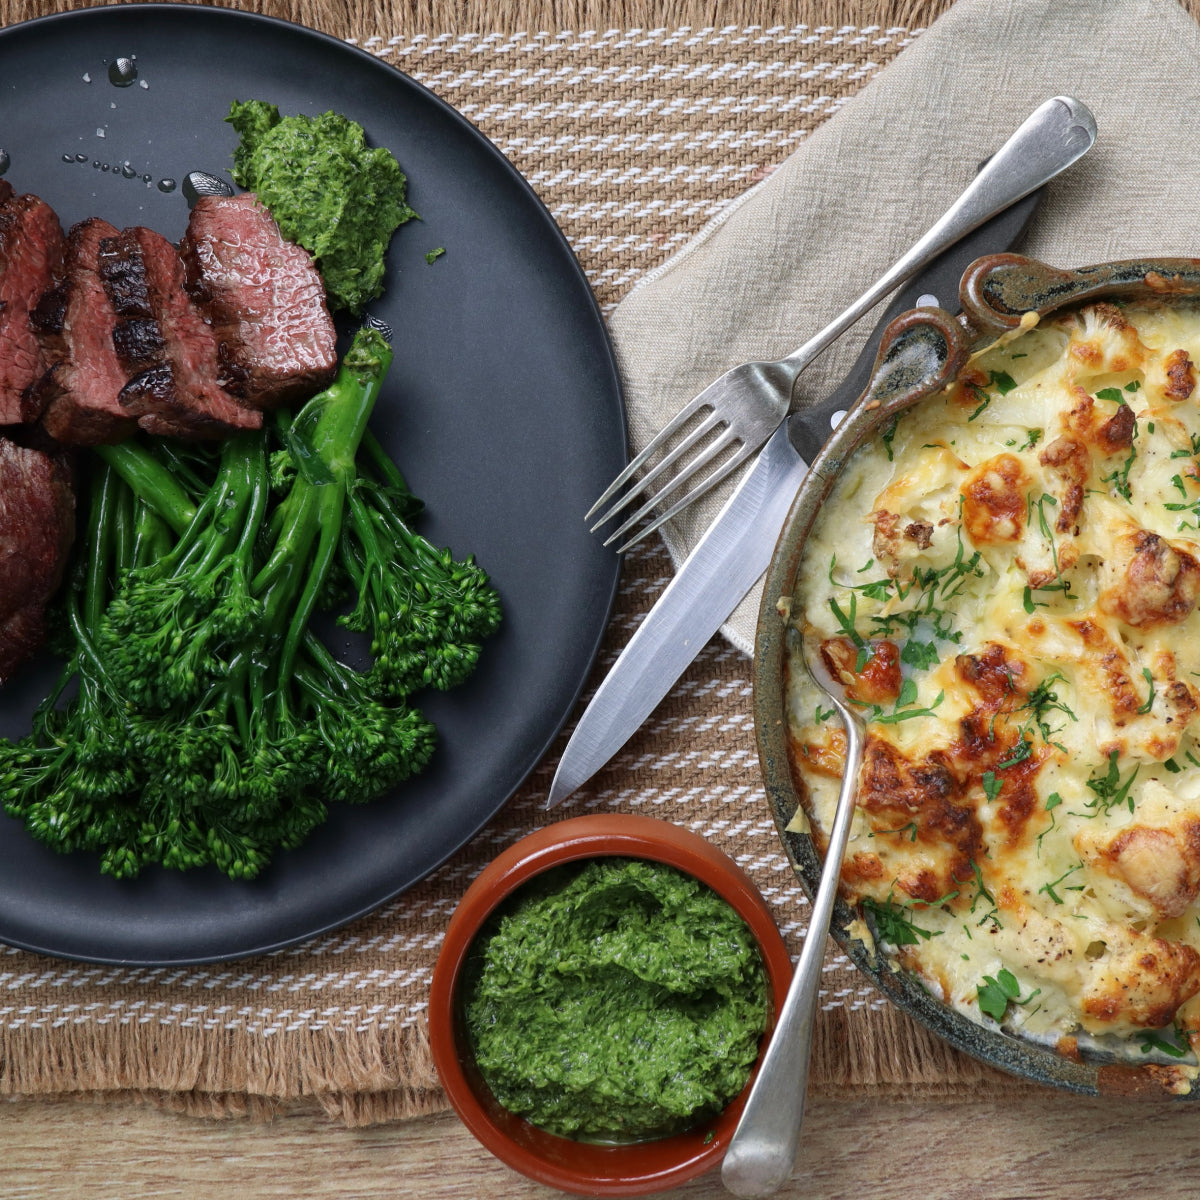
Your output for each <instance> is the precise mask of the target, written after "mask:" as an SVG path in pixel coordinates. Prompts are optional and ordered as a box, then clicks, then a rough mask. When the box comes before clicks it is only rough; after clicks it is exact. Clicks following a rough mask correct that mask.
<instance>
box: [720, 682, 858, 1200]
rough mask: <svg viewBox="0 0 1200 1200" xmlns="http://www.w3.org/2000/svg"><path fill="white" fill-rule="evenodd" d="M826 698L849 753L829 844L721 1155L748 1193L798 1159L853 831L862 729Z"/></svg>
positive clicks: (733, 1183)
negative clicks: (785, 982)
mask: <svg viewBox="0 0 1200 1200" xmlns="http://www.w3.org/2000/svg"><path fill="white" fill-rule="evenodd" d="M830 699H831V700H832V701H833V703H834V704H835V705H836V707H837V708H838V710H839V712H840V713H841V716H842V721H843V722H844V723H845V726H846V760H845V770H844V773H843V775H842V785H841V790H840V791H839V793H838V800H837V809H836V811H835V813H834V818H833V828H832V829H831V830H830V835H829V846H828V848H827V849H826V852H825V863H824V866H823V867H822V868H821V880H820V883H819V885H818V887H817V894H816V897H815V898H814V900H813V905H812V916H811V917H810V919H809V923H808V934H807V936H806V937H805V939H804V947H803V949H802V950H801V952H800V961H799V962H798V963H797V965H796V973H795V975H793V976H792V982H791V986H790V987H789V988H788V994H787V998H786V1000H784V1003H783V1009H782V1011H781V1012H780V1013H779V1017H778V1020H777V1021H776V1023H775V1030H774V1032H773V1033H772V1035H771V1041H770V1043H769V1045H768V1046H767V1052H766V1054H765V1055H764V1056H763V1060H762V1065H761V1066H760V1067H759V1071H758V1076H757V1077H756V1079H755V1081H754V1085H753V1087H752V1088H751V1089H750V1095H749V1097H748V1098H747V1100H746V1107H745V1109H744V1110H743V1112H742V1116H741V1119H740V1120H739V1121H738V1125H737V1129H735V1130H734V1134H733V1137H732V1138H731V1139H730V1142H729V1149H728V1150H727V1151H726V1152H725V1158H724V1159H723V1161H722V1163H721V1182H722V1183H723V1184H724V1185H725V1187H726V1189H727V1190H728V1191H730V1192H732V1193H733V1195H735V1196H741V1197H746V1198H751V1197H757V1196H769V1195H771V1194H772V1193H773V1192H775V1191H776V1190H777V1189H778V1188H780V1187H781V1186H782V1185H783V1184H784V1183H785V1182H786V1181H787V1179H788V1176H790V1175H791V1173H792V1167H793V1166H794V1164H795V1161H796V1150H797V1146H798V1145H799V1141H800V1126H801V1123H802V1121H803V1118H804V1100H805V1092H806V1091H807V1087H808V1060H809V1050H810V1047H811V1045H812V1032H813V1019H814V1017H815V1016H816V1009H817V996H818V993H819V991H820V985H821V964H822V961H823V960H824V957H825V939H826V934H827V933H828V930H829V924H830V920H831V918H832V916H833V904H834V900H835V899H836V897H837V889H838V880H839V878H840V876H841V869H842V857H843V856H844V854H845V852H846V843H847V841H848V840H849V838H850V821H851V818H852V817H853V816H854V796H855V792H856V791H857V788H858V769H859V766H860V764H861V763H862V755H863V729H862V726H861V724H860V722H859V720H858V718H857V716H855V715H851V713H850V712H848V711H847V710H846V708H845V707H844V705H843V704H842V702H841V700H840V698H838V697H836V696H831V697H830Z"/></svg>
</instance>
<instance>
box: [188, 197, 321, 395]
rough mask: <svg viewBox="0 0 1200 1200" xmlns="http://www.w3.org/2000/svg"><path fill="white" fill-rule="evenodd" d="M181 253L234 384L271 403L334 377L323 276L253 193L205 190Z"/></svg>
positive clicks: (310, 391)
mask: <svg viewBox="0 0 1200 1200" xmlns="http://www.w3.org/2000/svg"><path fill="white" fill-rule="evenodd" d="M179 252H180V255H181V256H182V258H183V262H184V266H185V267H186V271H187V286H188V289H189V291H190V292H191V294H192V296H193V298H194V299H195V300H196V301H197V303H198V304H199V305H200V307H201V309H202V310H203V311H204V313H205V315H206V316H207V317H208V319H209V321H210V322H211V324H212V327H213V330H214V332H215V333H216V335H217V341H218V343H219V346H220V355H221V364H222V367H223V368H224V372H225V386H226V388H227V389H228V390H229V391H231V392H233V393H234V394H235V395H237V396H239V397H241V398H242V399H243V400H244V401H245V402H246V403H247V404H250V405H253V406H254V407H255V408H272V407H275V406H277V405H280V404H288V403H292V402H294V401H297V400H303V399H307V398H308V397H309V396H311V395H312V394H313V393H314V392H318V391H320V390H321V389H322V388H323V387H325V386H326V385H327V384H329V383H330V382H331V381H332V379H333V376H334V372H335V370H336V369H337V352H336V348H335V339H336V336H337V335H336V331H335V330H334V327H333V321H332V319H331V318H330V316H329V309H328V307H327V306H326V303H325V287H324V284H323V283H322V282H321V276H320V275H319V274H318V273H317V269H316V267H315V266H314V265H313V261H312V258H311V256H310V255H309V253H308V251H307V250H304V249H303V248H302V247H300V246H297V245H295V244H294V243H293V242H289V241H286V240H285V239H284V237H283V235H282V234H281V233H280V232H279V226H278V225H276V224H275V219H274V218H273V217H272V216H271V214H270V213H269V212H268V211H267V209H266V208H265V207H264V206H263V205H262V204H260V203H259V202H258V199H257V197H255V195H254V194H253V193H252V192H246V193H244V194H242V195H240V196H202V197H201V198H200V199H199V200H198V201H197V202H196V205H195V207H194V208H193V209H192V214H191V217H190V219H189V220H188V227H187V232H186V233H185V234H184V237H183V240H182V241H181V242H180V243H179Z"/></svg>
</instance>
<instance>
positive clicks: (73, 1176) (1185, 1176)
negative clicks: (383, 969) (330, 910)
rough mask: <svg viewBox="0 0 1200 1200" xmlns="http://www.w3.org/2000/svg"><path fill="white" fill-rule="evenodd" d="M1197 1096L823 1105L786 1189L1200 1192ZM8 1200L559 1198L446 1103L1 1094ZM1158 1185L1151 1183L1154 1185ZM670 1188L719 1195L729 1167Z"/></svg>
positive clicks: (895, 1196) (1110, 1196) (1058, 1199)
mask: <svg viewBox="0 0 1200 1200" xmlns="http://www.w3.org/2000/svg"><path fill="white" fill-rule="evenodd" d="M1197 1117H1198V1114H1197V1112H1196V1111H1195V1105H1194V1104H1180V1105H1175V1106H1172V1107H1162V1106H1157V1105H1155V1106H1151V1105H1146V1104H1137V1103H1128V1102H1123V1103H1116V1102H1112V1101H1095V1100H1084V1099H1078V1098H1073V1097H1070V1096H1066V1095H1061V1094H1058V1093H1052V1092H1046V1093H1044V1094H1040V1093H1039V1094H1036V1095H1031V1096H1030V1097H1029V1098H1028V1099H1024V1100H1021V1101H1015V1102H1014V1101H1012V1100H1009V1101H1007V1102H1004V1103H999V1102H996V1101H989V1100H988V1099H987V1098H986V1097H984V1096H981V1097H980V1098H979V1099H978V1100H977V1101H971V1102H967V1103H962V1102H959V1103H955V1104H947V1103H928V1102H925V1103H920V1104H915V1103H903V1102H892V1101H884V1100H878V1099H876V1100H872V1101H862V1102H858V1103H843V1102H835V1101H819V1102H815V1103H813V1104H812V1105H810V1107H809V1112H808V1118H807V1126H806V1132H805V1137H804V1141H803V1143H802V1147H801V1161H800V1165H798V1167H797V1169H796V1172H795V1173H794V1175H793V1177H792V1179H791V1181H790V1183H789V1184H788V1186H787V1187H786V1188H785V1189H784V1190H783V1191H782V1192H780V1193H779V1195H780V1196H781V1197H784V1198H788V1200H833V1198H835V1197H854V1198H855V1200H858V1198H860V1197H861V1198H865V1197H870V1198H871V1200H915V1198H919V1200H942V1198H943V1197H945V1198H946V1200H950V1198H953V1200H960V1198H961V1197H963V1196H967V1197H971V1198H972V1200H1009V1198H1013V1200H1015V1198H1017V1197H1021V1198H1024V1200H1126V1198H1128V1200H1133V1198H1134V1197H1142V1196H1146V1195H1150V1194H1153V1195H1154V1196H1155V1197H1156V1200H1176V1198H1178V1200H1184V1198H1188V1200H1191V1198H1192V1197H1195V1196H1196V1194H1197V1192H1198V1191H1200V1184H1198V1183H1197V1179H1200V1138H1197V1137H1196V1121H1197ZM0 1145H3V1147H4V1149H3V1164H4V1165H3V1169H2V1173H0V1179H2V1180H3V1182H2V1183H0V1195H2V1196H3V1197H4V1198H5V1200H27V1198H37V1200H42V1198H47V1200H50V1198H55V1200H57V1198H61V1197H84V1196H86V1197H88V1200H109V1198H110V1197H111V1198H113V1200H117V1198H120V1200H126V1198H130V1197H138V1198H143V1197H154V1198H156V1200H157V1198H159V1197H175V1196H188V1197H191V1196H197V1197H200V1196H204V1197H229V1198H230V1200H259V1198H263V1200H265V1198H267V1197H271V1198H276V1197H280V1198H282V1197H288V1198H300V1197H308V1196H320V1197H328V1198H330V1200H335V1198H342V1197H347V1198H348V1197H353V1198H355V1200H371V1198H373V1197H389V1198H398V1200H401V1198H405V1197H412V1198H413V1200H442V1198H447V1200H448V1198H454V1197H463V1198H470V1200H475V1198H477V1197H485V1196H486V1197H487V1198H488V1200H527V1198H532V1200H547V1198H549V1197H553V1196H558V1195H562V1193H559V1192H556V1191H554V1190H553V1189H550V1188H546V1187H542V1186H540V1185H538V1184H534V1183H532V1182H530V1181H529V1180H526V1179H525V1178H523V1177H522V1176H520V1175H517V1174H515V1173H514V1172H512V1171H510V1170H509V1169H508V1168H507V1167H505V1166H504V1165H503V1164H501V1163H500V1162H498V1161H497V1160H496V1159H494V1158H492V1157H491V1156H490V1155H489V1154H488V1153H487V1152H486V1151H484V1150H483V1149H482V1147H480V1146H479V1145H478V1144H477V1143H476V1142H475V1140H474V1139H473V1137H472V1136H471V1135H470V1134H469V1133H468V1132H467V1131H466V1129H465V1128H464V1127H463V1126H462V1125H461V1124H460V1123H459V1122H458V1120H457V1118H456V1117H454V1116H452V1115H449V1114H446V1115H439V1116H434V1117H428V1118H425V1119H422V1120H416V1121H408V1122H404V1123H400V1124H393V1125H386V1126H375V1127H372V1128H369V1129H360V1130H349V1129H345V1128H343V1127H340V1126H336V1125H333V1124H331V1123H330V1122H329V1120H328V1119H327V1118H326V1117H325V1116H323V1115H316V1114H313V1113H308V1112H292V1113H288V1114H284V1115H280V1116H278V1117H277V1118H276V1119H275V1120H274V1121H271V1122H267V1123H253V1122H249V1121H241V1120H223V1121H203V1120H197V1119H196V1118H190V1117H180V1116H176V1115H173V1114H171V1113H165V1112H160V1111H158V1110H157V1109H154V1108H149V1107H142V1106H140V1105H135V1104H128V1103H119V1104H110V1105H97V1104H91V1103H84V1102H78V1101H61V1102H53V1103H50V1102H21V1101H11V1102H8V1103H3V1104H0ZM1151 1188H1152V1189H1153V1190H1152V1192H1151ZM663 1194H665V1195H670V1196H676V1197H686V1198H688V1200H717V1198H718V1197H724V1196H726V1195H727V1193H725V1191H724V1190H723V1189H722V1187H721V1183H720V1179H719V1177H718V1175H717V1174H716V1173H710V1174H709V1175H707V1176H705V1177H704V1178H702V1179H698V1180H694V1181H692V1183H690V1184H687V1185H685V1186H684V1187H681V1188H678V1189H676V1190H674V1191H672V1192H670V1193H663Z"/></svg>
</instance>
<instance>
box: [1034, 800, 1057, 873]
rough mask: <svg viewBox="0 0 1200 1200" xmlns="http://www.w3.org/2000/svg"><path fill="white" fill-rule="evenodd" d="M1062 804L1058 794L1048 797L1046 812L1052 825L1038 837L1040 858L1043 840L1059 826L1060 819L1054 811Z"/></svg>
mask: <svg viewBox="0 0 1200 1200" xmlns="http://www.w3.org/2000/svg"><path fill="white" fill-rule="evenodd" d="M1061 803H1062V797H1061V796H1060V795H1059V794H1058V793H1057V792H1051V793H1050V795H1048V796H1047V797H1046V806H1045V811H1046V812H1048V813H1049V814H1050V824H1049V825H1047V826H1046V828H1045V829H1043V830H1042V832H1041V833H1039V834H1038V836H1037V853H1038V857H1039V858H1040V857H1041V855H1042V838H1044V837H1045V836H1046V834H1048V833H1050V832H1052V831H1053V830H1054V828H1055V827H1056V826H1057V824H1058V818H1057V817H1056V816H1055V815H1054V810H1055V809H1056V808H1057V807H1058V806H1059V805H1060V804H1061Z"/></svg>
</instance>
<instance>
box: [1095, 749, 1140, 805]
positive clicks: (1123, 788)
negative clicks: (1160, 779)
mask: <svg viewBox="0 0 1200 1200" xmlns="http://www.w3.org/2000/svg"><path fill="white" fill-rule="evenodd" d="M1118 757H1119V754H1118V752H1117V751H1116V750H1113V751H1112V752H1111V753H1110V754H1109V756H1108V771H1107V772H1106V773H1105V774H1104V775H1102V776H1099V777H1097V776H1093V777H1092V778H1091V779H1089V780H1088V781H1087V786H1088V788H1089V789H1090V790H1091V791H1092V793H1093V794H1094V795H1095V797H1096V798H1095V800H1089V801H1088V803H1087V807H1088V808H1090V809H1092V810H1093V812H1092V816H1095V815H1096V814H1097V813H1101V812H1109V811H1111V810H1112V809H1114V808H1120V806H1121V805H1122V804H1127V805H1128V806H1129V811H1130V812H1133V797H1132V796H1131V795H1130V793H1129V789H1130V788H1131V787H1132V786H1133V781H1134V780H1135V779H1136V778H1137V774H1138V771H1140V770H1141V764H1139V765H1138V766H1136V767H1134V768H1133V770H1132V771H1131V772H1130V775H1129V778H1128V779H1126V780H1125V781H1124V782H1123V783H1122V782H1121V776H1120V771H1119V770H1118V768H1117V758H1118Z"/></svg>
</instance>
